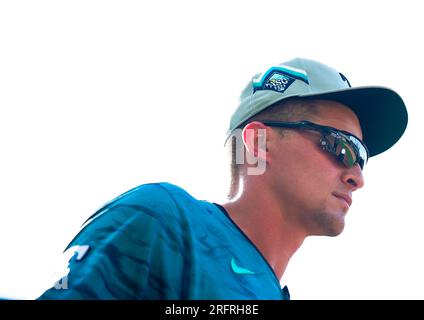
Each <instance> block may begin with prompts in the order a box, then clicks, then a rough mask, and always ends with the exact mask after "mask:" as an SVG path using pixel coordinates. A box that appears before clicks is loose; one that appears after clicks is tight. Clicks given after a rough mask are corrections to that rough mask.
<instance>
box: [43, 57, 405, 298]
mask: <svg viewBox="0 0 424 320" xmlns="http://www.w3.org/2000/svg"><path fill="white" fill-rule="evenodd" d="M406 125H407V111H406V108H405V105H404V103H403V101H402V99H401V98H400V97H399V95H397V94H396V93H395V92H394V91H392V90H390V89H387V88H382V87H363V88H352V87H351V86H350V84H349V82H348V81H347V79H346V77H345V76H343V75H342V74H341V73H339V72H337V71H335V70H334V69H332V68H330V67H328V66H326V65H323V64H321V63H318V62H315V61H311V60H306V59H294V60H291V61H288V62H286V63H283V64H280V65H278V66H274V67H271V68H269V69H268V70H266V71H265V72H263V73H260V74H257V75H256V76H254V77H253V78H252V80H251V81H250V82H249V84H248V85H247V87H246V88H245V90H244V91H243V92H242V95H241V99H240V105H239V106H238V108H237V109H236V111H235V113H234V114H233V116H232V118H231V122H230V126H229V130H228V138H227V145H228V147H229V148H230V151H231V152H230V153H231V155H232V161H231V169H232V182H231V188H230V194H229V201H228V202H227V203H224V204H222V205H219V204H215V203H210V202H207V201H199V200H196V199H194V198H193V197H191V196H190V195H189V194H188V193H187V192H186V191H184V190H182V189H181V188H179V187H177V186H175V185H171V184H169V183H152V184H145V185H142V186H139V187H137V188H135V189H133V190H130V191H128V192H127V193H124V194H123V195H121V196H120V197H118V198H116V199H115V200H113V201H112V202H110V203H109V204H107V205H106V206H104V207H103V208H102V209H101V210H99V211H98V212H96V213H95V214H94V215H93V216H92V217H91V218H90V219H89V220H88V222H86V223H85V225H84V226H83V228H82V230H81V232H80V233H79V234H78V235H77V236H76V237H75V238H74V239H73V240H72V242H71V243H70V244H69V246H68V248H67V250H66V252H65V256H67V257H68V258H67V260H66V261H67V262H68V261H69V264H68V269H67V273H65V274H64V275H63V277H62V278H61V279H59V281H58V282H57V283H56V284H55V285H54V287H52V288H51V289H49V290H47V291H46V292H45V293H44V294H43V295H42V296H41V297H40V298H41V299H289V293H288V289H287V287H284V288H281V287H280V283H279V280H280V279H281V277H282V276H283V274H284V271H285V269H286V267H287V264H288V263H289V260H290V258H291V257H292V255H293V254H294V253H295V252H296V250H297V249H298V248H299V247H300V246H301V244H302V242H303V241H304V239H305V238H306V237H308V236H310V235H326V236H336V235H338V234H340V233H341V232H342V230H343V228H344V219H345V216H346V213H347V211H348V209H349V207H350V205H351V204H352V193H353V192H354V191H356V190H358V189H360V188H361V187H362V186H363V185H364V177H363V174H362V169H363V168H364V166H365V165H366V163H367V160H368V158H369V157H371V156H375V155H377V154H379V153H381V152H383V151H385V150H387V149H388V148H390V147H391V146H392V145H394V144H395V143H396V141H397V140H398V139H399V138H400V137H401V135H402V134H403V132H404V131H405V129H406Z"/></svg>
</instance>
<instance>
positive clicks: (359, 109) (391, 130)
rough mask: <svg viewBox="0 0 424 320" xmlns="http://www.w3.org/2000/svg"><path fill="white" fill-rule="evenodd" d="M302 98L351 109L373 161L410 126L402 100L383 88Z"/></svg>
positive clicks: (358, 89) (311, 95) (351, 89)
mask: <svg viewBox="0 0 424 320" xmlns="http://www.w3.org/2000/svg"><path fill="white" fill-rule="evenodd" d="M299 97H305V98H306V97H311V98H312V97H313V98H318V99H326V100H333V101H337V102H340V103H342V104H344V105H346V106H348V107H349V108H351V109H352V110H353V111H354V112H355V113H356V115H357V116H358V118H359V122H360V124H361V129H362V134H363V141H364V143H365V144H366V146H367V148H368V151H369V156H370V157H372V156H375V155H377V154H379V153H382V152H384V151H386V150H387V149H389V148H390V147H392V146H393V145H394V144H395V143H396V142H397V141H398V140H399V139H400V137H401V136H402V134H403V133H404V132H405V129H406V125H407V123H408V112H407V110H406V107H405V103H404V102H403V100H402V98H401V97H400V96H399V95H398V94H397V93H396V92H394V91H393V90H391V89H388V88H384V87H357V88H348V89H343V90H337V91H331V92H325V93H320V94H308V95H300V96H299Z"/></svg>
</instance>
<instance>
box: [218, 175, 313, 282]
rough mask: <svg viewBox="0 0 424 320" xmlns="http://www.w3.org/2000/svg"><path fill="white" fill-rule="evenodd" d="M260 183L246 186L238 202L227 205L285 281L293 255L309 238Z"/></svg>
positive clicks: (278, 275)
mask: <svg viewBox="0 0 424 320" xmlns="http://www.w3.org/2000/svg"><path fill="white" fill-rule="evenodd" d="M257 182H258V183H255V184H252V183H250V184H249V185H251V186H255V187H254V188H253V187H250V188H249V186H248V185H247V184H244V185H243V191H242V192H241V193H240V194H239V197H238V198H237V199H235V200H234V201H231V202H228V203H225V204H223V207H224V208H225V209H226V210H227V211H228V214H229V215H230V217H231V219H232V220H233V221H234V222H235V223H236V224H237V225H238V227H239V228H240V229H241V230H243V232H244V233H245V234H246V235H247V236H248V237H249V239H250V240H251V241H252V242H253V243H254V244H255V245H256V247H257V248H258V249H259V251H260V252H261V253H262V255H263V256H264V257H265V259H266V260H267V262H268V263H269V265H270V266H271V267H272V269H273V271H274V273H275V275H276V276H277V278H278V279H280V280H281V278H282V276H283V274H284V271H285V270H286V268H287V265H288V263H289V261H290V258H291V257H292V256H293V254H294V253H295V252H296V251H297V249H299V247H300V246H301V245H302V243H303V241H304V239H305V238H306V234H305V232H304V231H302V230H301V229H299V228H297V227H296V226H294V225H293V224H292V223H290V222H289V221H288V219H285V218H284V217H287V215H288V214H289V213H288V212H287V209H286V208H284V206H282V205H281V203H279V202H278V201H277V200H278V199H277V200H276V199H275V197H273V196H272V191H271V190H268V189H267V187H266V186H265V185H261V184H260V181H257Z"/></svg>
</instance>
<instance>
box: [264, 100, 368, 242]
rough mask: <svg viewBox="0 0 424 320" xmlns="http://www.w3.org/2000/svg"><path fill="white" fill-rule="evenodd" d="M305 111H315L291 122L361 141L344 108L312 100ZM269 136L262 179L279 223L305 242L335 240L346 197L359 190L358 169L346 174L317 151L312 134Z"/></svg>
mask: <svg viewBox="0 0 424 320" xmlns="http://www.w3.org/2000/svg"><path fill="white" fill-rule="evenodd" d="M311 107H315V108H317V109H316V110H317V112H316V114H313V115H308V116H304V117H302V118H299V119H295V120H292V121H300V120H308V121H311V122H314V123H316V124H320V125H325V126H331V127H334V128H336V129H340V130H344V131H348V132H350V133H352V134H354V135H355V136H357V137H359V138H360V139H362V131H361V127H360V124H359V120H358V118H357V117H356V115H355V113H354V112H353V111H352V110H351V109H349V108H348V107H346V106H344V105H342V104H340V103H337V102H333V101H326V100H318V101H316V105H315V106H311ZM270 130H272V129H270ZM267 134H268V133H267ZM270 134H271V138H270V140H269V141H268V144H267V147H268V153H267V159H268V160H269V163H268V164H267V179H269V183H270V185H271V187H272V190H273V191H274V192H275V193H276V197H278V199H280V201H281V206H282V208H284V210H282V212H284V214H285V215H286V217H285V221H289V222H290V223H292V224H294V225H295V226H296V227H297V228H299V229H300V230H302V231H304V232H305V234H306V236H308V235H328V236H336V235H338V234H340V233H341V232H342V231H343V228H344V224H345V216H346V213H347V212H348V210H349V206H350V205H351V199H352V193H353V192H354V191H355V190H357V189H359V188H361V187H362V186H363V184H364V180H363V176H362V171H361V168H360V166H359V165H358V164H355V165H354V166H353V167H352V168H346V167H345V166H344V165H343V164H342V163H341V162H339V161H338V160H337V158H336V157H335V156H334V155H331V154H330V153H328V152H326V151H324V150H322V148H321V147H320V146H319V140H320V137H321V135H320V133H318V132H315V131H309V130H290V132H289V134H287V135H286V136H284V137H281V136H280V135H278V134H276V132H275V131H274V132H271V131H270Z"/></svg>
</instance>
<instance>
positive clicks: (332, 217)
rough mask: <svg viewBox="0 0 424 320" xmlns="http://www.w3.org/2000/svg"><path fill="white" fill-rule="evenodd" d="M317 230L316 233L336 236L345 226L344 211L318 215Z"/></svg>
mask: <svg viewBox="0 0 424 320" xmlns="http://www.w3.org/2000/svg"><path fill="white" fill-rule="evenodd" d="M319 216H320V219H319V231H318V232H317V233H316V235H320V236H328V237H336V236H338V235H339V234H341V233H342V232H343V230H344V227H345V213H337V214H329V213H327V214H322V215H319Z"/></svg>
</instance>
